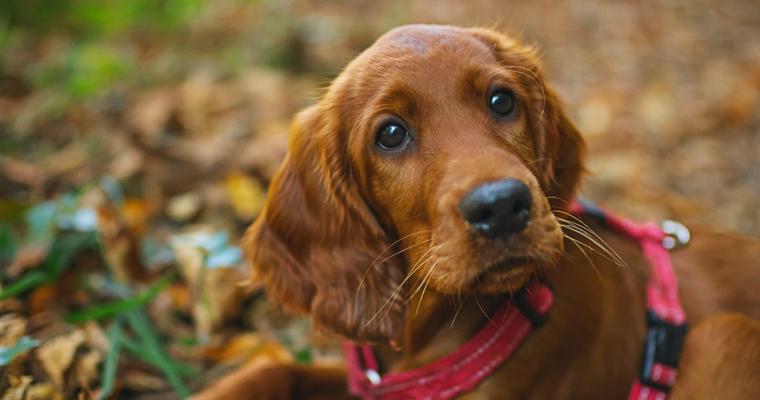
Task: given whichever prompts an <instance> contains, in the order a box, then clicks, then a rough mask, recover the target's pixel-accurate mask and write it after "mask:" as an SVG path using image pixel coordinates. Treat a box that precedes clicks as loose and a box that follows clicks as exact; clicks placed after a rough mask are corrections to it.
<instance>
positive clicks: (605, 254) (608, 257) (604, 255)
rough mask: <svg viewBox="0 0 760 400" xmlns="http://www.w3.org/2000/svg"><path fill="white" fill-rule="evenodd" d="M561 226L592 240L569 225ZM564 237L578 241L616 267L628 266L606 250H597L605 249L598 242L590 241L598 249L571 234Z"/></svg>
mask: <svg viewBox="0 0 760 400" xmlns="http://www.w3.org/2000/svg"><path fill="white" fill-rule="evenodd" d="M562 228H564V229H567V230H569V231H571V232H573V233H577V234H579V235H581V236H582V237H583V238H585V239H588V240H590V241H591V240H592V239H590V238H589V237H588V236H585V235H584V234H583V233H581V232H579V231H577V230H574V228H573V227H571V226H567V225H562ZM565 237H567V238H568V239H570V240H575V242H576V243H578V244H580V245H582V246H583V247H585V248H586V249H588V250H591V251H593V252H594V253H596V254H598V255H599V256H600V257H602V258H604V259H605V260H607V261H609V262H611V263H613V264H615V265H617V266H618V267H620V268H629V267H628V265H627V264H625V263H623V262H621V261H620V260H617V259H615V258H614V257H613V256H612V255H611V254H609V253H608V252H606V251H605V252H601V251H599V249H601V250H605V249H604V248H603V247H600V246H601V245H600V244H599V243H597V242H594V241H592V244H594V245H596V246H597V247H599V249H597V248H595V247H593V246H591V245H589V244H588V243H584V242H582V241H580V240H578V239H577V238H573V237H572V236H570V235H569V234H566V235H565Z"/></svg>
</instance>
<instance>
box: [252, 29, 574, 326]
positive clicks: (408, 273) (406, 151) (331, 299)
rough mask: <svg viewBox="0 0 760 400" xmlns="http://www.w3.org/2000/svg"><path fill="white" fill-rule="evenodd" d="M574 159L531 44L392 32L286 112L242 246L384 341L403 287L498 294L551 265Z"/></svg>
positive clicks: (323, 309)
mask: <svg viewBox="0 0 760 400" xmlns="http://www.w3.org/2000/svg"><path fill="white" fill-rule="evenodd" d="M582 155H583V143H582V141H581V139H580V136H579V135H578V133H577V131H576V130H575V129H574V128H573V127H572V125H571V124H570V123H569V121H568V120H567V118H566V117H565V116H564V114H562V112H561V110H560V108H559V106H558V104H557V100H556V98H555V96H554V94H553V92H551V90H550V89H548V88H547V87H546V86H545V84H544V83H543V78H542V75H541V72H540V70H539V67H538V66H537V61H536V58H535V56H534V55H533V53H532V52H531V51H530V50H529V49H527V48H525V47H523V46H521V45H519V44H518V43H516V42H515V41H512V40H510V39H507V38H505V37H504V36H502V35H499V34H497V33H495V32H492V31H489V30H479V29H470V30H468V29H460V28H454V27H444V26H430V25H414V26H407V27H402V28H398V29H396V30H393V31H391V32H389V33H388V34H386V35H384V36H383V37H381V38H380V39H379V40H378V41H377V42H376V43H375V44H374V45H373V46H372V47H370V48H369V49H368V50H366V51H365V52H364V53H362V54H361V55H360V56H359V57H357V58H356V59H355V60H354V61H353V62H351V64H349V66H348V67H347V68H346V69H345V71H344V72H343V73H342V74H341V75H340V76H339V77H338V78H337V79H336V80H335V81H334V82H333V84H332V85H331V87H330V89H329V90H328V92H327V93H326V94H325V96H324V97H323V99H322V100H321V101H320V103H319V104H317V105H316V106H313V107H312V108H310V109H308V110H306V111H304V112H303V113H302V114H301V115H300V116H299V118H298V119H297V121H296V123H295V124H294V129H293V133H292V137H291V143H290V147H289V154H288V158H287V159H286V160H285V162H284V163H283V167H282V168H281V170H280V172H279V173H278V175H277V177H276V178H275V179H274V180H273V183H272V186H271V188H270V198H269V201H268V203H267V206H266V207H265V210H264V212H263V215H262V216H261V217H260V218H259V219H258V221H257V222H256V223H255V224H254V225H253V227H252V228H251V231H250V232H249V234H248V236H247V241H248V245H247V246H246V247H247V249H248V250H249V255H250V258H251V259H252V261H253V264H254V266H255V268H256V270H257V272H258V273H259V274H261V276H262V278H264V280H265V282H266V284H267V286H268V289H269V291H270V294H271V295H272V296H274V297H275V298H277V299H278V300H279V301H281V302H283V303H285V304H286V305H290V306H292V307H293V308H295V309H298V310H305V311H309V312H311V313H312V315H313V316H314V317H315V320H317V321H318V322H319V323H321V324H322V325H325V326H327V327H329V328H332V329H333V330H336V331H338V332H339V333H342V334H344V335H345V336H348V337H351V338H355V339H367V340H380V339H387V338H389V337H393V336H397V335H399V334H400V324H401V322H402V321H403V319H404V312H405V310H404V306H403V303H404V299H405V298H406V297H408V296H409V295H410V292H412V291H413V290H414V289H415V288H421V287H425V286H429V287H430V290H437V291H438V292H440V293H443V294H466V293H503V292H509V291H514V290H517V289H519V288H520V287H522V286H523V285H524V284H525V283H526V281H527V280H528V279H530V278H531V277H532V276H535V275H536V274H540V273H541V271H542V270H544V269H545V268H548V267H551V266H552V265H553V264H554V263H556V261H557V259H558V257H559V255H560V254H561V252H562V242H563V241H562V231H561V229H560V226H559V224H558V222H557V219H556V218H555V216H554V213H553V212H552V205H553V206H554V208H562V206H563V205H564V204H565V203H566V202H567V201H569V200H570V199H571V197H572V196H573V194H574V192H575V189H576V186H577V184H578V179H579V175H580V173H581V171H582V163H581V160H582Z"/></svg>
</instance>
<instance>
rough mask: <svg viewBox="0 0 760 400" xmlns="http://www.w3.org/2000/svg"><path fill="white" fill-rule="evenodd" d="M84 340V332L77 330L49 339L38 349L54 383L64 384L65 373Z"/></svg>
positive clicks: (38, 356) (43, 365) (38, 353)
mask: <svg viewBox="0 0 760 400" xmlns="http://www.w3.org/2000/svg"><path fill="white" fill-rule="evenodd" d="M84 341H85V334H84V332H82V331H81V330H75V331H73V332H71V333H70V334H68V335H62V336H57V337H54V338H52V339H50V340H48V341H47V342H45V343H44V344H43V345H42V346H40V348H39V349H37V351H36V354H37V358H38V359H39V360H40V362H41V363H42V367H43V368H44V369H45V372H47V374H48V376H50V379H51V380H52V381H53V383H55V384H56V385H58V386H59V387H62V386H63V383H64V382H63V375H64V373H65V372H66V371H67V370H68V369H69V367H71V364H72V362H73V361H74V354H76V351H77V348H79V346H80V345H81V344H82V343H84Z"/></svg>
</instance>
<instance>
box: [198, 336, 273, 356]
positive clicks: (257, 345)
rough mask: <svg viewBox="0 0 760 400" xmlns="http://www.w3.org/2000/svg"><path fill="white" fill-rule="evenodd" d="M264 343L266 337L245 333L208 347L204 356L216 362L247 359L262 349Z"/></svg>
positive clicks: (204, 351)
mask: <svg viewBox="0 0 760 400" xmlns="http://www.w3.org/2000/svg"><path fill="white" fill-rule="evenodd" d="M264 343H265V342H264V339H262V337H261V335H259V334H257V333H252V332H248V333H243V334H240V335H237V336H235V337H233V338H232V339H230V340H225V341H224V343H221V344H219V345H217V346H208V347H206V348H205V349H204V350H203V356H204V357H205V358H207V359H209V360H211V361H214V362H225V361H227V362H229V361H240V360H245V359H248V358H250V357H252V356H253V355H254V354H255V353H256V352H257V351H261V350H262V348H263V344H264Z"/></svg>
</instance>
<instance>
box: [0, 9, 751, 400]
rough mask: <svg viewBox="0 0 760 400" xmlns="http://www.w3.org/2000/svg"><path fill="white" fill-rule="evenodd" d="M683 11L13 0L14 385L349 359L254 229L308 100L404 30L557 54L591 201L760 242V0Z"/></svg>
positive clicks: (169, 383) (3, 217) (8, 344)
mask: <svg viewBox="0 0 760 400" xmlns="http://www.w3.org/2000/svg"><path fill="white" fill-rule="evenodd" d="M101 3H102V4H101ZM381 3H382V4H381ZM645 3H646V4H645ZM684 4H685V5H680V4H679V2H674V1H657V2H640V1H634V0H628V1H614V2H608V1H601V0H593V1H574V0H562V1H558V0H539V1H531V2H496V1H494V2H486V1H482V0H476V1H469V2H455V1H451V0H444V1H432V0H427V1H411V2H407V1H400V0H393V1H387V2H374V1H368V0H364V1H355V2H334V3H329V4H323V5H320V6H317V5H310V4H309V3H307V2H305V1H300V0H297V1H296V0H294V1H286V2H276V1H244V0H221V1H215V2H203V1H200V0H165V1H162V2H155V1H151V0H124V1H120V2H94V1H88V0H72V1H69V2H46V1H43V0H33V1H24V0H8V1H4V2H2V4H0V400H15V399H63V398H66V399H68V398H80V399H90V398H108V397H111V398H139V399H165V398H172V397H186V396H187V395H189V394H190V393H193V392H195V391H197V390H199V389H200V388H202V387H203V386H204V385H205V384H206V383H207V382H209V381H210V380H213V379H215V378H218V377H220V376H222V375H224V374H225V373H227V372H229V371H232V370H234V369H236V368H238V367H239V366H240V365H242V364H245V363H250V362H253V361H255V360H256V359H258V358H261V357H264V358H274V359H282V360H296V361H297V362H304V363H310V362H321V363H329V362H334V361H335V360H336V359H337V358H338V357H339V354H338V353H337V352H336V350H335V346H334V341H333V340H332V339H329V338H327V337H324V336H322V335H320V334H318V333H314V332H312V331H311V330H310V329H309V323H308V321H307V320H304V319H302V318H294V317H288V316H285V315H284V314H283V313H282V312H281V311H280V310H279V309H277V308H276V307H274V306H272V305H270V304H269V303H268V302H267V301H266V297H265V294H263V293H262V291H261V288H260V287H259V286H258V285H257V284H256V282H255V279H254V280H252V279H251V276H250V273H249V271H248V269H247V268H246V266H245V263H244V262H243V260H242V258H241V252H240V249H239V247H238V240H239V239H240V237H241V235H242V233H243V232H244V230H245V228H246V227H247V225H248V224H249V223H250V222H251V221H252V220H253V218H255V216H256V215H257V213H258V212H259V210H260V208H261V205H262V202H263V200H264V198H265V195H266V187H267V184H268V182H269V179H270V177H271V175H272V173H273V171H274V170H275V168H276V167H277V165H278V163H279V161H280V160H281V159H282V157H283V155H284V152H285V145H286V141H287V130H288V125H289V123H290V119H291V118H292V116H293V115H294V113H296V112H297V111H298V110H299V109H301V108H303V107H304V106H306V105H308V104H311V103H313V102H314V100H315V99H316V98H317V97H318V96H319V94H320V92H321V89H322V88H323V87H324V86H326V85H327V84H328V83H329V81H330V79H331V78H333V77H334V76H335V75H336V74H337V73H338V72H339V71H340V69H341V68H342V66H344V65H345V63H346V62H348V61H349V60H350V59H351V58H353V57H354V56H356V55H357V54H358V53H359V52H360V51H361V50H362V49H364V48H365V47H367V46H368V45H369V44H371V43H372V41H373V40H374V39H375V38H377V37H378V36H379V35H380V34H382V33H383V32H384V31H386V30H388V29H389V28H391V27H394V26H397V25H400V24H404V23H409V22H438V23H449V24H457V25H464V26H472V25H484V26H498V27H500V28H502V29H504V30H506V31H508V32H512V33H513V34H519V35H521V37H522V38H523V39H524V40H526V41H528V42H529V43H533V44H535V45H537V46H538V47H540V48H541V49H542V51H541V53H542V55H543V58H544V61H545V64H546V70H547V72H548V76H549V82H550V84H552V85H553V86H554V87H555V89H556V90H557V92H558V93H559V95H560V97H561V98H562V99H563V101H564V104H565V107H566V109H567V110H568V112H569V114H570V115H571V118H572V119H573V120H574V121H575V122H576V124H577V126H578V128H579V130H580V131H581V132H582V133H583V134H584V136H585V138H586V140H587V141H588V143H589V147H590V158H589V176H588V177H587V179H586V183H585V185H584V189H583V194H584V195H585V196H586V197H588V198H590V199H592V200H594V201H596V202H599V203H602V204H604V205H606V206H608V207H610V208H612V209H614V210H616V211H618V212H620V213H623V214H627V215H629V216H632V217H634V218H640V219H661V218H674V219H680V220H682V221H684V222H686V223H687V224H701V225H712V226H715V227H717V228H719V229H726V230H733V231H739V232H742V233H745V234H748V235H754V236H758V235H760V207H758V200H759V199H760V168H759V163H758V158H759V157H760V112H758V111H760V7H758V6H757V2H756V1H750V0H723V1H713V0H697V1H690V2H684ZM367 16H371V18H368V17H367Z"/></svg>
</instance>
